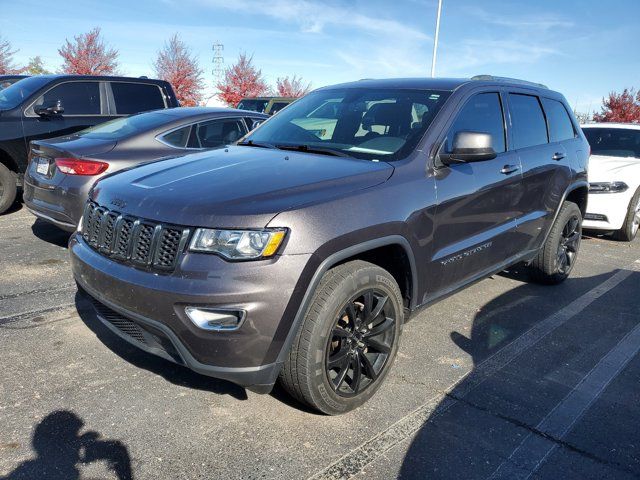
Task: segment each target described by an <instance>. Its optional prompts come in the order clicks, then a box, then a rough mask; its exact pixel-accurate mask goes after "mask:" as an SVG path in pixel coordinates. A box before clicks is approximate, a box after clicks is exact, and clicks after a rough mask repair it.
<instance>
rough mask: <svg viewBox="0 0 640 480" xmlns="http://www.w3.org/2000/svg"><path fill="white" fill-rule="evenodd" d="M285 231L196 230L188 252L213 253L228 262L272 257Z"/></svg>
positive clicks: (272, 229)
mask: <svg viewBox="0 0 640 480" xmlns="http://www.w3.org/2000/svg"><path fill="white" fill-rule="evenodd" d="M286 233H287V232H286V230H285V229H282V228H267V229H264V230H214V229H210V228H198V229H197V230H196V233H195V235H194V236H193V239H192V240H191V244H190V245H189V250H191V251H192V252H205V253H215V254H218V255H220V256H222V257H224V258H226V259H228V260H256V259H259V258H268V257H271V256H273V255H274V254H275V253H276V252H277V251H278V248H279V247H280V244H282V241H283V240H284V237H285V234H286Z"/></svg>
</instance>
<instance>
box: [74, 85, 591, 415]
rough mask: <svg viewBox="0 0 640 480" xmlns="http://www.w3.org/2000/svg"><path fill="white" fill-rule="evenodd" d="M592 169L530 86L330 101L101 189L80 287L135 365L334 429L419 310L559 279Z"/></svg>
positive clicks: (566, 127) (79, 271)
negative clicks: (509, 272) (190, 374)
mask: <svg viewBox="0 0 640 480" xmlns="http://www.w3.org/2000/svg"><path fill="white" fill-rule="evenodd" d="M588 153H589V146H588V144H587V142H586V140H585V138H584V135H583V133H582V132H581V130H580V128H578V125H577V124H576V121H575V119H574V117H573V116H572V114H571V109H570V108H569V107H568V105H567V102H566V100H565V99H564V97H563V96H562V95H560V94H559V93H556V92H553V91H551V90H549V89H547V88H546V87H544V86H542V85H538V84H532V83H529V82H523V81H517V80H510V79H504V78H495V77H489V76H482V77H475V78H473V79H468V80H456V79H428V80H427V79H406V80H398V79H396V80H365V81H359V82H355V83H348V84H343V85H337V86H333V87H327V88H322V89H319V90H316V91H314V92H312V93H310V94H309V95H307V96H306V97H304V98H302V99H300V100H298V101H297V102H296V103H295V104H292V105H291V106H290V107H288V108H287V109H286V110H283V111H282V112H281V113H279V114H278V115H276V116H274V117H272V118H271V119H269V120H267V121H266V122H265V123H263V124H262V125H261V126H260V127H258V128H257V129H256V130H254V131H253V132H252V133H250V134H249V135H248V136H247V137H245V138H244V139H242V140H241V141H240V142H238V145H236V146H229V147H228V148H225V149H220V150H217V151H212V152H204V153H196V154H192V155H190V156H189V157H183V158H180V159H175V160H166V161H163V162H159V163H154V164H149V165H145V166H142V167H138V168H134V169H132V170H129V171H125V172H122V173H119V174H116V175H114V176H112V177H108V178H105V179H102V180H100V181H99V182H98V183H97V184H96V185H95V186H94V188H93V190H92V192H91V193H90V200H89V202H88V203H87V206H86V210H85V213H84V219H83V222H82V224H81V227H80V230H79V231H78V232H77V233H76V234H74V236H72V238H71V240H70V251H71V257H72V265H73V272H74V275H75V278H76V280H77V282H78V284H79V285H80V287H81V288H82V289H83V290H84V291H85V292H86V293H87V294H88V295H89V297H90V299H92V301H93V304H94V305H95V307H96V310H97V313H98V316H99V318H100V319H101V320H102V321H103V322H104V323H105V324H106V325H107V326H108V327H110V328H111V329H112V330H113V331H114V332H115V333H117V334H119V335H120V336H121V337H122V338H123V339H125V340H127V341H129V342H131V343H133V344H135V345H137V346H139V347H140V348H142V349H145V350H147V351H150V352H153V353H155V354H157V355H160V356H162V357H164V358H166V359H168V360H172V361H174V362H178V363H180V364H183V365H186V366H187V367H189V368H191V369H193V370H195V371H198V372H201V373H203V374H206V375H210V376H213V377H218V378H223V379H227V380H231V381H233V382H235V383H237V384H240V385H243V386H245V387H247V388H249V389H251V390H253V391H259V392H267V391H269V390H270V389H271V387H272V386H273V384H274V383H275V382H276V380H278V378H279V379H280V381H281V383H282V384H283V385H284V387H285V388H286V389H287V390H288V391H289V392H290V393H291V394H292V395H293V396H294V397H296V398H297V399H298V400H300V401H302V402H304V403H306V404H308V405H310V406H312V407H314V408H316V409H318V410H320V411H322V412H325V413H327V414H338V413H343V412H346V411H348V410H351V409H353V408H355V407H357V406H359V405H361V404H362V403H363V402H365V401H366V400H367V399H368V398H370V397H371V396H372V395H373V394H374V392H375V391H376V390H377V389H378V388H379V387H380V385H381V383H382V382H383V380H384V378H385V377H386V376H387V375H388V373H389V369H390V368H391V365H392V362H393V360H394V357H395V356H396V353H397V351H398V347H399V341H400V335H401V333H402V327H403V324H404V323H405V322H406V321H407V320H408V319H409V318H410V317H411V316H414V315H415V314H416V312H417V311H418V310H419V309H421V308H422V307H425V306H426V305H429V304H430V303H432V302H434V301H436V300H438V299H439V298H442V297H443V296H445V295H447V294H450V293H452V292H454V291H456V290H458V289H460V288H462V287H464V286H466V285H468V284H470V283H472V282H474V281H476V280H478V279H481V278H483V277H486V276H488V275H491V274H494V273H496V272H499V271H501V270H503V269H505V268H507V267H509V266H510V265H513V264H516V263H520V262H524V263H526V264H528V265H529V266H530V269H531V272H532V278H533V279H535V280H537V281H539V282H544V283H548V284H555V283H559V282H562V281H563V280H565V279H566V278H567V276H568V275H569V274H570V272H571V270H572V268H573V266H574V264H575V262H576V257H577V254H578V250H579V246H580V238H581V224H582V217H583V215H584V212H585V207H586V199H587V192H588V183H587V176H586V168H587V161H588Z"/></svg>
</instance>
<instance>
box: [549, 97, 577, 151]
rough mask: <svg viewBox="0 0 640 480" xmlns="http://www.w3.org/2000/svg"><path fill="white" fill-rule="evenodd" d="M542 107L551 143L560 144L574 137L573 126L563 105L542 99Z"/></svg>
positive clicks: (555, 101)
mask: <svg viewBox="0 0 640 480" xmlns="http://www.w3.org/2000/svg"><path fill="white" fill-rule="evenodd" d="M542 106H543V107H544V111H545V113H546V114H547V121H548V122H549V137H550V139H551V141H552V142H561V141H562V140H569V139H570V138H574V137H575V132H574V131H573V124H572V123H571V119H570V118H569V114H568V113H567V109H566V108H564V105H563V104H562V103H561V102H558V101H557V100H551V99H550V98H543V99H542Z"/></svg>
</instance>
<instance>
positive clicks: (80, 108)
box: [16, 82, 100, 116]
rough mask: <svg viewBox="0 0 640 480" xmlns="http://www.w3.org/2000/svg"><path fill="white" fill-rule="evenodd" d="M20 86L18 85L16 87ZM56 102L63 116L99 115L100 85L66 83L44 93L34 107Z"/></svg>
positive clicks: (95, 83)
mask: <svg viewBox="0 0 640 480" xmlns="http://www.w3.org/2000/svg"><path fill="white" fill-rule="evenodd" d="M18 85H20V84H19V83H17V84H16V86H18ZM58 100H60V101H61V102H62V106H63V107H64V114H63V115H65V116H66V115H100V85H99V83H98V82H67V83H62V84H60V85H58V86H56V87H53V88H52V89H51V90H49V91H48V92H46V93H45V94H44V95H43V96H41V97H40V98H39V99H38V100H37V101H36V103H35V104H36V105H53V104H55V103H56V102H57V101H58Z"/></svg>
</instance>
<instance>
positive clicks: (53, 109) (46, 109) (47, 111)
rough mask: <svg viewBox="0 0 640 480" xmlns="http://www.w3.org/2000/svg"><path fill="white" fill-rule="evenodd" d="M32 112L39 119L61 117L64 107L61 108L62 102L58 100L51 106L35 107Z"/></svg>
mask: <svg viewBox="0 0 640 480" xmlns="http://www.w3.org/2000/svg"><path fill="white" fill-rule="evenodd" d="M33 111H34V112H36V114H37V115H40V116H41V117H48V116H51V115H61V114H62V113H64V107H63V106H62V102H61V101H60V100H58V101H56V103H53V104H48V105H40V106H37V107H35V108H34V109H33Z"/></svg>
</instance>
